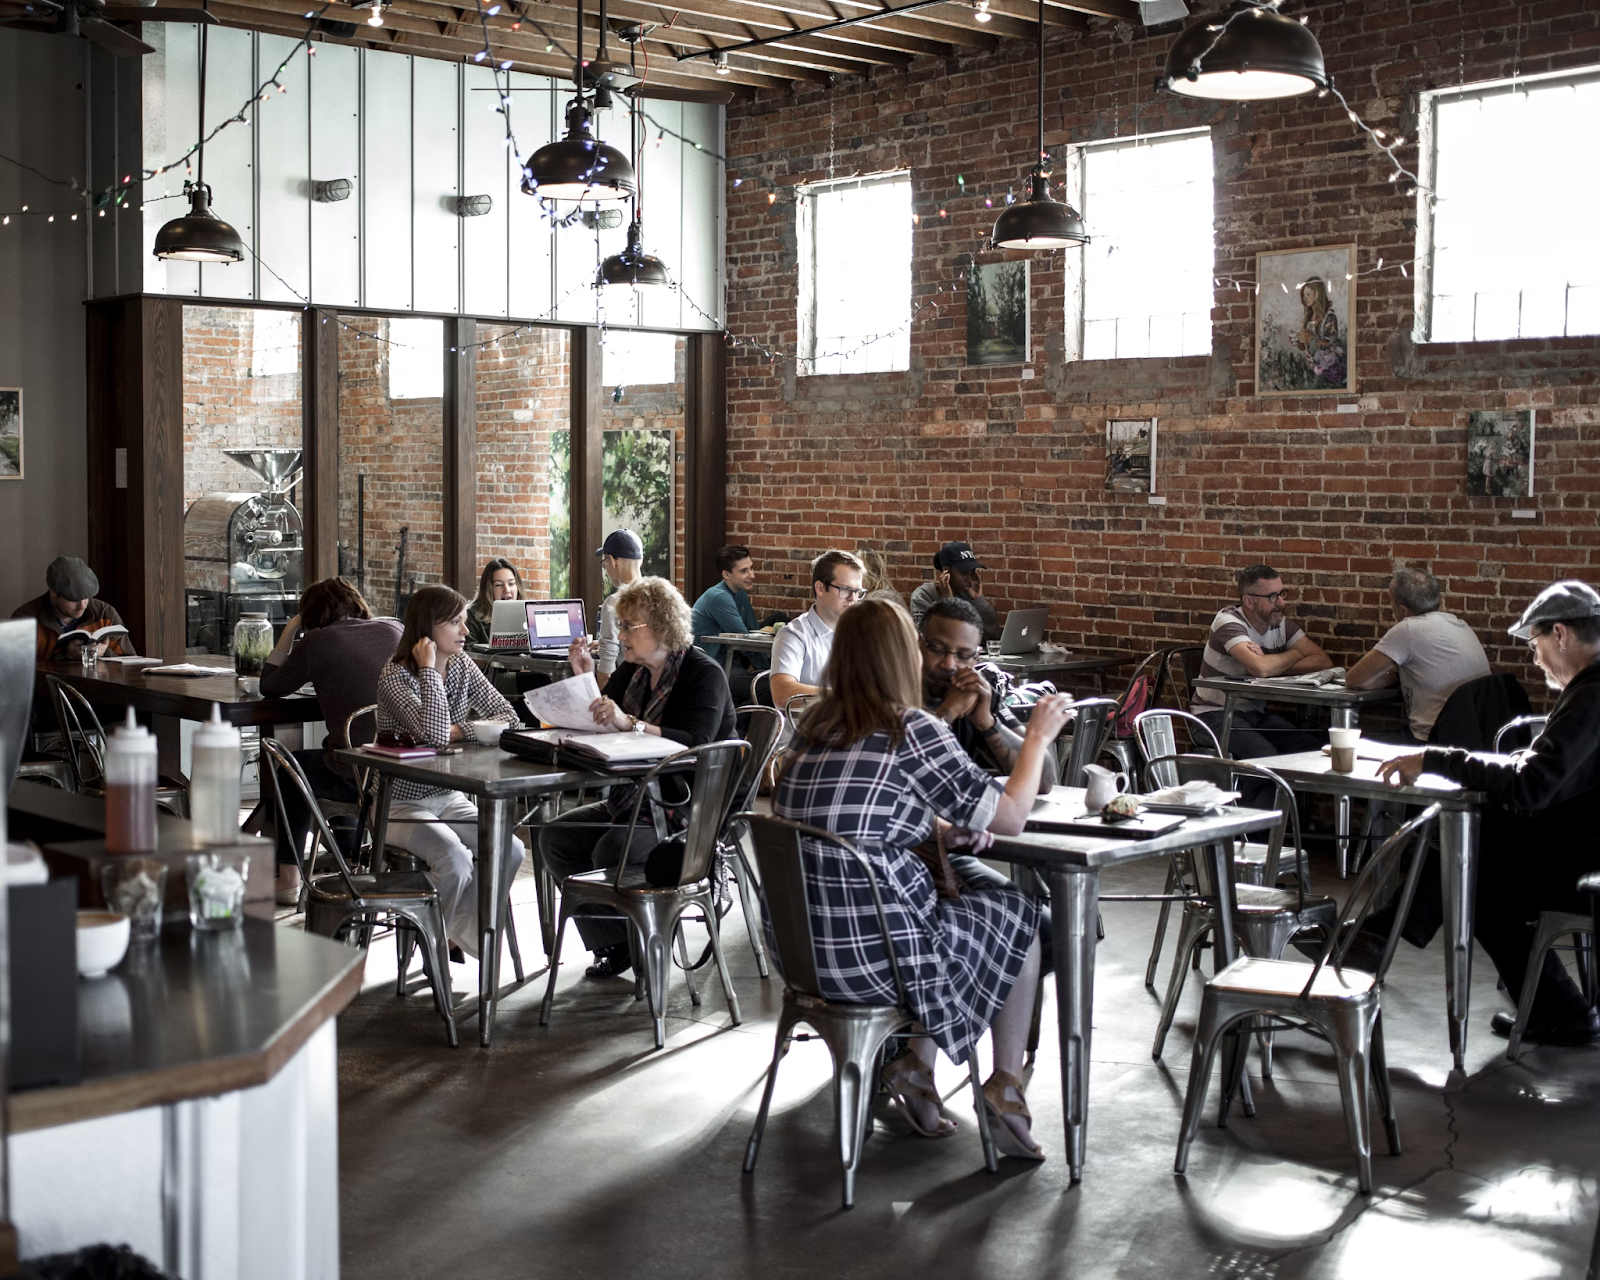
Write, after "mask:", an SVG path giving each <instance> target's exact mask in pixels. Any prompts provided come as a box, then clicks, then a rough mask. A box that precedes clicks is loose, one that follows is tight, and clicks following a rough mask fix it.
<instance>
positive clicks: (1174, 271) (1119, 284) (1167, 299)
mask: <svg viewBox="0 0 1600 1280" xmlns="http://www.w3.org/2000/svg"><path fill="white" fill-rule="evenodd" d="M1213 168H1214V166H1213V163H1212V158H1211V133H1210V131H1209V130H1207V129H1199V130H1186V131H1184V132H1182V133H1167V134H1151V135H1147V136H1144V137H1138V138H1124V139H1121V140H1119V141H1115V142H1096V143H1090V144H1088V145H1085V146H1081V147H1074V148H1073V150H1072V152H1071V154H1070V156H1069V160H1068V169H1067V182H1066V192H1067V198H1069V199H1070V200H1073V201H1075V202H1077V203H1078V211H1079V212H1080V213H1081V214H1082V215H1083V219H1084V222H1085V224H1086V225H1087V226H1088V228H1089V237H1090V239H1089V243H1088V244H1087V245H1085V246H1084V247H1083V248H1082V249H1081V250H1079V251H1078V252H1077V253H1071V252H1069V253H1068V255H1067V270H1068V286H1069V287H1068V297H1069V299H1070V298H1071V297H1072V294H1073V293H1074V292H1076V293H1077V297H1078V302H1079V306H1078V316H1077V319H1078V321H1079V323H1078V325H1077V326H1076V330H1077V332H1076V337H1077V339H1078V344H1077V354H1078V356H1079V358H1080V359H1084V360H1130V359H1140V358H1143V357H1147V356H1201V355H1209V354H1210V353H1211V307H1212V301H1213V288H1214V282H1213V279H1212V274H1211V273H1212V270H1213V262H1214V249H1213V245H1214V240H1215V237H1214V235H1213V230H1212V228H1213V225H1214V217H1215V215H1214V211H1213V193H1212V174H1213ZM1075 258H1076V259H1078V261H1077V262H1076V263H1075V262H1074V259H1075ZM1074 273H1075V274H1076V276H1077V279H1076V281H1074V280H1073V278H1072V277H1073V275H1074ZM1074 285H1075V286H1076V288H1075V289H1074ZM1070 306H1071V304H1070V302H1069V308H1070ZM1068 315H1069V339H1070V338H1071V337H1072V336H1074V335H1073V334H1072V332H1071V330H1072V329H1073V327H1074V326H1072V325H1071V318H1072V317H1071V311H1070V309H1069V312H1068ZM1069 345H1070V341H1069Z"/></svg>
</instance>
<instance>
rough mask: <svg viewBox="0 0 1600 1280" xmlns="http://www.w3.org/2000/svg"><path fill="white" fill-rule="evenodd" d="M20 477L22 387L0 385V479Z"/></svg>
mask: <svg viewBox="0 0 1600 1280" xmlns="http://www.w3.org/2000/svg"><path fill="white" fill-rule="evenodd" d="M20 479H22V388H21V387H0V480H20Z"/></svg>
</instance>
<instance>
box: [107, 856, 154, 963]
mask: <svg viewBox="0 0 1600 1280" xmlns="http://www.w3.org/2000/svg"><path fill="white" fill-rule="evenodd" d="M100 885H101V888H102V889H104V890H105V895H106V906H108V907H110V908H111V910H113V911H116V912H118V913H120V914H121V915H125V916H127V917H128V927H129V935H128V936H129V938H130V940H131V941H133V942H148V941H150V940H151V939H152V938H155V937H156V936H158V935H159V934H160V932H161V911H162V906H163V905H164V904H165V902H166V900H167V868H166V864H165V863H161V862H157V861H156V860H155V859H154V858H136V857H126V858H117V859H116V860H115V861H113V862H108V863H106V864H105V866H103V867H101V868H100Z"/></svg>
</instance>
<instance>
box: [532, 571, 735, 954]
mask: <svg viewBox="0 0 1600 1280" xmlns="http://www.w3.org/2000/svg"><path fill="white" fill-rule="evenodd" d="M616 610H617V638H618V640H619V641H620V642H621V645H622V655H621V656H622V662H621V665H619V666H618V667H617V669H616V670H615V671H613V672H612V673H611V677H610V679H608V680H607V681H606V685H605V688H604V689H603V690H601V693H600V696H599V697H598V698H596V699H595V701H594V704H593V705H592V706H591V707H590V708H589V709H590V711H591V712H592V713H593V714H594V720H595V724H596V725H597V726H598V727H599V728H601V729H614V730H619V731H621V732H624V733H629V732H631V733H646V734H654V735H656V736H658V737H662V738H668V739H670V740H672V741H673V742H676V743H679V744H680V745H682V746H685V747H698V746H704V745H705V744H706V743H708V742H720V741H721V740H723V739H724V738H732V737H735V736H737V735H736V734H735V732H734V718H733V696H732V694H730V693H729V692H728V678H727V676H725V675H724V674H723V672H722V667H721V666H720V665H719V664H718V663H717V662H716V660H715V659H713V658H710V657H707V656H706V654H705V653H703V652H702V651H701V650H699V649H696V648H695V647H694V622H693V619H692V618H691V616H690V611H689V606H688V604H687V603H686V602H685V601H684V598H683V597H682V596H681V595H679V594H678V589H677V588H676V587H674V586H673V585H672V584H671V583H670V582H668V581H667V580H666V579H665V578H639V579H637V580H636V581H633V582H630V583H628V585H627V586H625V587H623V588H622V589H621V590H620V591H618V592H617V594H616ZM568 660H569V661H570V662H571V664H572V672H573V674H574V675H583V674H584V673H585V672H588V671H593V670H594V658H593V656H592V655H591V654H590V652H589V646H588V642H587V641H586V640H582V639H580V640H575V641H574V642H573V644H572V649H571V651H570V653H569V654H568ZM674 781H675V779H672V778H668V779H666V780H664V782H663V785H662V790H663V793H665V792H666V791H667V790H668V786H669V785H670V784H671V783H673V782H674ZM664 798H665V799H666V800H667V802H668V803H669V804H670V803H671V802H672V797H671V796H665V795H664ZM633 799H634V796H633V788H632V787H631V786H625V787H612V788H611V794H610V795H609V796H607V797H606V799H604V800H601V801H597V802H596V803H594V804H588V805H584V806H583V807H582V808H579V809H574V810H572V811H571V812H569V813H566V814H563V815H562V818H561V821H560V822H553V823H548V824H546V825H545V826H544V827H541V828H540V830H539V850H540V853H541V855H542V856H543V858H544V862H545V866H546V867H548V868H549V870H550V873H551V874H552V875H553V876H555V877H556V878H557V879H558V880H560V879H565V878H566V877H567V876H571V875H577V874H579V873H580V872H584V871H594V870H597V869H599V868H602V867H604V868H615V867H616V865H617V863H618V862H619V861H620V860H621V859H622V858H623V857H624V856H626V857H627V859H628V861H629V862H640V863H642V862H643V861H644V860H645V857H646V856H647V855H648V854H649V852H650V849H651V847H652V846H653V845H654V844H655V843H656V835H655V832H654V830H653V828H651V827H649V826H646V825H644V824H641V831H640V833H638V835H637V838H635V839H631V840H630V839H629V836H630V834H631V833H630V832H629V831H628V830H627V827H626V820H625V818H624V815H625V814H627V813H628V812H630V811H631V810H632V808H633ZM576 923H577V926H578V933H579V934H580V935H581V936H582V938H583V945H584V946H586V947H588V948H589V950H590V951H592V952H594V957H595V963H594V964H593V965H592V966H590V968H589V971H588V976H589V977H591V978H614V977H618V976H620V975H622V974H624V973H626V972H627V971H628V969H629V968H630V967H631V965H632V961H631V959H630V957H629V953H628V927H627V924H626V922H625V921H623V920H622V919H621V917H619V916H609V917H608V916H594V915H579V916H578V917H577V918H576Z"/></svg>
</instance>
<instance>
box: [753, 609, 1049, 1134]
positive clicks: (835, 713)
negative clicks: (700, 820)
mask: <svg viewBox="0 0 1600 1280" xmlns="http://www.w3.org/2000/svg"><path fill="white" fill-rule="evenodd" d="M921 669H922V668H921V660H920V657H919V655H918V652H917V640H916V633H915V632H914V631H913V629H912V626H911V619H910V617H909V616H908V615H907V614H906V612H905V610H903V609H901V608H900V607H899V606H897V605H895V604H893V603H891V602H888V601H881V600H867V601H864V602H862V603H861V604H858V605H856V606H855V607H854V608H852V609H848V610H846V611H845V613H844V615H843V617H842V618H841V619H840V621H839V626H838V629H837V630H836V631H835V633H834V639H833V652H832V656H831V658H830V659H829V663H828V667H827V670H826V672H825V674H824V686H825V692H824V694H823V696H822V698H821V700H820V701H818V702H817V703H816V704H815V705H813V706H812V707H811V708H810V709H809V710H808V711H807V713H806V716H805V719H804V721H803V722H802V723H801V725H800V726H799V727H798V734H799V737H798V738H797V740H796V742H795V745H794V747H793V748H792V749H791V751H790V754H789V756H788V758H787V760H786V762H785V768H784V772H783V776H782V778H781V780H780V782H779V784H778V791H777V795H776V797H775V800H774V804H773V808H774V811H775V812H776V813H777V814H778V815H779V816H780V817H783V818H789V819H791V820H793V821H796V822H804V823H807V824H809V825H812V826H817V827H822V828H825V829H826V830H828V831H832V832H835V833H836V834H838V835H840V836H843V837H845V838H847V839H849V840H851V841H853V842H854V843H855V844H856V845H857V846H858V847H859V848H860V850H861V852H862V853H863V854H864V855H865V856H866V857H867V859H868V860H869V862H871V864H872V867H873V871H874V873H875V874H876V876H877V879H878V884H879V889H880V891H881V893H882V895H883V905H884V912H885V915H886V916H887V918H888V921H889V930H890V935H891V937H892V938H893V942H894V948H895V956H896V959H897V960H898V962H899V967H900V973H901V976H902V978H903V979H904V981H905V985H906V990H907V996H908V999H909V1002H910V1006H911V1009H912V1012H913V1013H915V1014H916V1016H917V1019H918V1021H919V1022H920V1023H921V1024H922V1026H923V1027H924V1029H925V1030H926V1032H927V1035H926V1036H925V1037H922V1038H918V1039H915V1040H913V1041H912V1042H911V1047H910V1051H909V1052H907V1053H906V1054H905V1055H904V1056H903V1057H901V1058H899V1059H897V1060H896V1061H894V1062H892V1063H890V1064H889V1065H888V1066H887V1067H885V1068H884V1083H885V1084H886V1085H887V1086H888V1087H889V1089H890V1091H891V1092H892V1093H893V1094H894V1097H895V1100H896V1102H897V1103H898V1104H899V1106H900V1108H901V1110H902V1111H903V1112H904V1113H905V1115H906V1117H907V1119H909V1120H910V1122H911V1124H912V1127H913V1128H915V1129H916V1130H917V1132H918V1133H921V1134H923V1135H925V1136H928V1137H944V1136H946V1135H947V1134H949V1133H951V1132H954V1130H955V1122H954V1120H952V1119H951V1118H949V1117H947V1116H944V1115H943V1114H942V1113H941V1110H940V1106H939V1095H938V1093H937V1092H936V1091H935V1089H934V1084H933V1062H934V1049H935V1047H937V1048H940V1049H943V1050H944V1051H945V1052H946V1053H947V1054H948V1055H949V1056H950V1057H951V1058H952V1059H953V1060H954V1061H956V1062H958V1063H959V1062H964V1061H966V1058H967V1055H968V1054H969V1053H971V1052H972V1050H973V1046H974V1044H975V1042H976V1041H977V1038H978V1037H979V1036H980V1035H981V1034H982V1033H983V1030H984V1028H985V1027H989V1028H991V1029H992V1031H993V1039H994V1057H995V1070H994V1073H993V1074H992V1075H991V1076H990V1077H989V1080H988V1082H987V1083H986V1084H985V1085H984V1087H983V1094H984V1101H985V1104H986V1105H987V1107H988V1109H989V1111H990V1113H991V1114H992V1115H993V1116H994V1117H995V1118H996V1119H998V1120H1002V1121H1004V1123H1000V1124H996V1125H994V1126H993V1128H994V1131H995V1136H996V1138H997V1139H998V1140H999V1141H1000V1144H1001V1147H1002V1149H1004V1150H1006V1151H1007V1153H1008V1154H1011V1155H1018V1156H1023V1157H1025V1158H1030V1159H1035V1160H1040V1159H1043V1158H1044V1153H1043V1152H1042V1151H1041V1150H1040V1148H1039V1147H1038V1145H1037V1144H1036V1143H1035V1142H1034V1141H1033V1138H1032V1135H1031V1133H1030V1132H1029V1120H1030V1117H1029V1115H1028V1110H1027V1103H1026V1102H1025V1100H1024V1099H1023V1096H1022V1082H1021V1079H1020V1078H1019V1077H1020V1073H1021V1070H1022V1060H1023V1056H1024V1054H1025V1052H1026V1047H1027V1035H1028V1024H1029V1021H1030V1020H1031V1017H1032V1013H1033V995H1034V989H1035V987H1036V986H1037V983H1038V974H1039V944H1038V939H1037V937H1036V933H1037V927H1038V915H1039V912H1038V906H1037V904H1036V903H1035V902H1034V900H1033V899H1032V898H1030V897H1028V896H1027V895H1026V894H1023V893H1021V892H1020V891H1018V890H1016V889H1009V888H987V887H985V888H966V889H964V890H963V891H962V892H961V893H960V895H959V896H958V897H955V898H945V897H940V896H938V895H937V894H936V893H935V889H934V882H933V877H932V875H931V874H930V873H929V870H928V867H927V864H925V863H924V862H923V861H922V859H921V858H919V857H918V856H917V854H916V853H915V852H913V850H914V848H915V847H916V846H917V845H919V844H921V843H923V842H924V841H926V840H927V839H928V838H929V837H930V836H931V835H933V833H934V827H935V821H936V819H937V820H942V821H943V822H944V823H946V824H949V825H951V826H953V827H957V828H964V829H966V830H967V831H969V832H978V833H982V832H994V833H998V834H1003V835H1013V834H1016V833H1017V832H1020V831H1021V830H1022V828H1023V824H1024V822H1025V821H1026V819H1027V815H1028V812H1029V810H1030V809H1031V808H1032V806H1033V800H1034V797H1035V796H1036V795H1037V793H1038V784H1039V770H1040V765H1041V763H1042V761H1043V760H1044V759H1045V755H1046V748H1047V747H1048V746H1049V744H1050V743H1052V742H1053V741H1054V740H1055V737H1056V735H1057V733H1058V732H1059V731H1060V729H1061V727H1062V726H1063V725H1064V724H1065V723H1066V720H1067V718H1068V716H1069V715H1070V712H1069V711H1068V709H1067V708H1068V704H1067V700H1066V699H1064V698H1061V697H1059V696H1053V697H1049V698H1045V699H1043V700H1041V701H1040V702H1039V703H1038V705H1037V706H1035V708H1034V710H1033V714H1032V716H1031V717H1030V719H1029V722H1028V729H1027V734H1026V736H1025V737H1024V738H1023V743H1022V748H1021V751H1020V752H1019V755H1018V759H1017V764H1016V768H1015V769H1014V770H1013V771H1012V774H1011V777H1010V778H1009V779H1007V780H1004V781H1003V782H1002V780H1000V779H997V778H992V777H990V776H989V775H988V774H986V773H984V772H983V770H981V769H980V768H978V766H977V765H975V764H974V763H973V762H972V760H971V758H970V757H969V756H968V755H967V753H966V752H965V751H963V750H962V748H961V746H960V744H959V743H957V741H956V739H955V737H954V735H952V734H951V732H950V730H949V729H948V728H947V727H946V726H945V725H944V724H943V723H942V722H940V721H939V720H938V719H937V718H936V717H934V716H932V715H929V714H928V713H927V712H926V711H924V710H922V705H921V704H922V692H921ZM802 852H803V856H804V857H805V860H806V865H805V871H806V876H807V880H808V883H809V884H810V885H811V887H812V893H813V904H812V910H811V930H812V934H813V937H814V938H815V943H816V954H817V967H818V973H819V977H820V979H821V983H822V989H823V994H824V995H826V996H827V997H828V998H829V999H836V1000H842V1001H850V1002H855V1003H862V1004H893V1003H894V1002H895V1000H896V993H895V989H894V981H893V977H892V975H891V972H890V970H889V967H888V959H887V957H886V956H885V955H884V954H883V942H882V932H881V930H880V929H879V927H878V919H877V913H876V912H875V910H874V908H873V903H872V896H871V892H870V890H869V889H868V887H867V885H866V883H865V881H864V880H863V878H862V876H861V872H860V868H859V865H858V864H857V863H855V861H854V860H853V859H851V858H850V857H849V855H848V854H846V853H844V852H843V851H842V850H840V849H838V848H837V847H835V846H831V845H825V844H822V843H821V842H818V841H802Z"/></svg>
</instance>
